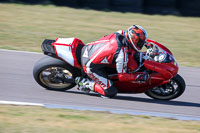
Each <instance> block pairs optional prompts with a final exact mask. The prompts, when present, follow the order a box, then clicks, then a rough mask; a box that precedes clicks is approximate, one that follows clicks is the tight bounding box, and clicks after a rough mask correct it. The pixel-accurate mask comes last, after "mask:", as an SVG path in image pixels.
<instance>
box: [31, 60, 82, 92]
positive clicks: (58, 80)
mask: <svg viewBox="0 0 200 133" xmlns="http://www.w3.org/2000/svg"><path fill="white" fill-rule="evenodd" d="M77 74H78V71H77V69H76V68H73V67H72V66H70V65H69V64H67V63H65V62H64V61H62V60H59V59H56V58H53V57H50V56H45V57H43V58H41V59H40V60H38V61H37V62H36V63H35V65H34V68H33V77H34V79H35V81H36V82H37V83H38V84H39V85H41V86H42V87H44V88H46V89H48V90H56V91H65V90H68V89H71V88H73V87H74V86H75V85H76V84H75V83H74V82H73V80H74V78H75V77H77Z"/></svg>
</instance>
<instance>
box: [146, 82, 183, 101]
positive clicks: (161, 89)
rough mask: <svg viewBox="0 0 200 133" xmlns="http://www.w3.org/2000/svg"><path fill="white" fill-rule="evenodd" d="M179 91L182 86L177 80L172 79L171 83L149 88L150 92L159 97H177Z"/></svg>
mask: <svg viewBox="0 0 200 133" xmlns="http://www.w3.org/2000/svg"><path fill="white" fill-rule="evenodd" d="M179 91H180V87H179V85H178V83H177V82H176V81H175V80H173V79H171V80H170V82H169V83H167V84H164V85H161V86H158V87H154V88H152V89H151V90H149V94H150V95H151V96H152V97H154V98H157V99H171V98H173V97H176V95H177V94H178V93H179Z"/></svg>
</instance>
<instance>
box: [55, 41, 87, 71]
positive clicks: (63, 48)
mask: <svg viewBox="0 0 200 133" xmlns="http://www.w3.org/2000/svg"><path fill="white" fill-rule="evenodd" d="M52 45H53V46H54V48H55V51H56V55H57V56H58V57H59V58H61V59H62V60H64V61H65V62H67V63H69V64H70V65H72V66H75V67H79V68H80V67H81V65H80V64H81V61H80V51H81V49H82V47H83V46H84V43H83V42H82V41H81V40H79V39H77V38H57V39H56V41H55V42H54V43H52ZM78 51H79V52H78Z"/></svg>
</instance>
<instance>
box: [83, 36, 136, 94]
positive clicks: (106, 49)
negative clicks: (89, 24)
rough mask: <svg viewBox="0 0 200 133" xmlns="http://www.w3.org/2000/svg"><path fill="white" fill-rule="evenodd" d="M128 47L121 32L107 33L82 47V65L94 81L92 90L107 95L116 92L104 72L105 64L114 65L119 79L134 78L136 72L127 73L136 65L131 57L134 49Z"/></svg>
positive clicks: (128, 79) (134, 51)
mask: <svg viewBox="0 0 200 133" xmlns="http://www.w3.org/2000/svg"><path fill="white" fill-rule="evenodd" d="M129 47H130V46H129V42H128V41H127V39H126V37H125V36H124V33H123V32H121V33H113V34H110V35H107V36H105V37H103V38H101V39H99V40H97V41H95V42H92V43H89V44H88V45H86V46H84V47H83V49H82V52H81V61H82V66H83V69H84V71H85V73H86V74H87V75H88V76H89V77H90V78H91V79H92V80H94V81H95V84H94V86H93V91H94V92H97V93H99V94H101V95H104V96H107V97H113V96H115V95H116V94H117V88H116V87H115V85H114V84H113V82H112V81H111V80H109V79H108V74H107V73H106V72H105V67H107V66H112V65H116V70H117V73H118V78H119V80H120V81H131V80H136V78H137V75H136V74H129V73H127V71H128V70H127V69H131V70H135V69H137V67H138V64H137V63H136V61H135V59H134V58H133V57H134V55H135V53H136V50H134V49H132V48H129Z"/></svg>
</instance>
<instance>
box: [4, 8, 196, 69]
mask: <svg viewBox="0 0 200 133" xmlns="http://www.w3.org/2000/svg"><path fill="white" fill-rule="evenodd" d="M132 24H139V25H142V26H143V27H144V28H145V29H146V30H147V31H148V33H149V38H150V39H153V40H156V41H158V42H161V43H163V44H165V45H166V46H167V47H169V49H171V50H172V52H173V53H174V54H175V57H176V58H177V60H178V62H179V64H180V65H184V66H196V67H200V54H199V51H200V45H199V42H200V18H192V17H176V16H161V15H143V14H136V13H119V12H112V11H107V12H104V11H94V10H88V9H74V8H68V7H55V6H53V5H47V6H42V5H34V6H33V5H23V4H0V48H3V49H16V50H25V51H37V52H40V51H41V49H40V45H41V42H42V41H43V40H44V39H45V38H49V39H56V38H57V37H77V38H80V39H81V40H83V42H85V43H87V42H91V41H95V40H96V39H99V38H100V37H102V36H104V35H106V34H110V33H113V32H115V31H117V30H119V29H124V30H125V29H127V28H128V27H129V26H131V25H132Z"/></svg>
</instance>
